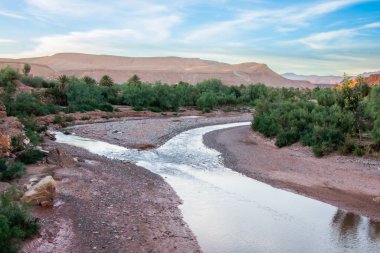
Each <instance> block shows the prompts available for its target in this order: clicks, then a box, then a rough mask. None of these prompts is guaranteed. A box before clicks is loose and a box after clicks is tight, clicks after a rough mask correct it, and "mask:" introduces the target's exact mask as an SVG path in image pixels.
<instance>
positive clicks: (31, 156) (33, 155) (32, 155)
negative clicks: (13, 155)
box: [17, 148, 44, 164]
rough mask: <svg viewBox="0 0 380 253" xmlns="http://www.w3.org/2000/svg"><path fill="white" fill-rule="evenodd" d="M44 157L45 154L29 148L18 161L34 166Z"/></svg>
mask: <svg viewBox="0 0 380 253" xmlns="http://www.w3.org/2000/svg"><path fill="white" fill-rule="evenodd" d="M43 157H44V154H43V153H42V152H41V151H40V150H37V149H34V148H27V149H26V150H24V151H23V152H22V153H21V154H20V155H19V156H18V157H17V161H20V162H22V163H24V164H34V163H36V162H38V161H41V160H42V158H43Z"/></svg>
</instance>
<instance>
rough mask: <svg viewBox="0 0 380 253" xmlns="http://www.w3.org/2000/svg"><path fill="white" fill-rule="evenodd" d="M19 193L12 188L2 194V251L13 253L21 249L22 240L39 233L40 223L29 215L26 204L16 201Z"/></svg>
mask: <svg viewBox="0 0 380 253" xmlns="http://www.w3.org/2000/svg"><path fill="white" fill-rule="evenodd" d="M15 195H17V193H16V192H15V191H14V190H10V191H8V192H5V193H1V194H0V251H1V252H2V253H13V252H18V251H19V250H20V246H21V242H22V240H25V239H27V238H29V237H31V236H33V235H34V234H36V233H37V231H38V229H39V225H38V224H37V222H36V221H35V220H33V219H32V218H31V217H30V216H29V212H28V209H27V207H26V206H25V205H20V204H19V203H18V202H17V201H15V200H14V199H15Z"/></svg>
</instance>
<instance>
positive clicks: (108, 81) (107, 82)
mask: <svg viewBox="0 0 380 253" xmlns="http://www.w3.org/2000/svg"><path fill="white" fill-rule="evenodd" d="M99 85H100V86H104V87H112V86H113V85H114V83H113V80H112V78H111V77H110V76H109V75H104V76H103V77H102V79H100V81H99Z"/></svg>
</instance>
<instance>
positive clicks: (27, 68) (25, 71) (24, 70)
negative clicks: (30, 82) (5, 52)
mask: <svg viewBox="0 0 380 253" xmlns="http://www.w3.org/2000/svg"><path fill="white" fill-rule="evenodd" d="M31 70H32V67H31V66H30V64H28V63H26V64H24V67H23V68H22V73H23V74H24V75H25V76H28V75H29V73H30V71H31Z"/></svg>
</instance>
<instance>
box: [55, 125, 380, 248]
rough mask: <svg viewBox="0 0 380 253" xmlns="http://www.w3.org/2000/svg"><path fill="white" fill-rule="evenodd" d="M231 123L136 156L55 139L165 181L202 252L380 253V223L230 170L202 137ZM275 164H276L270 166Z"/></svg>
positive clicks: (129, 151) (78, 140)
mask: <svg viewBox="0 0 380 253" xmlns="http://www.w3.org/2000/svg"><path fill="white" fill-rule="evenodd" d="M244 125H249V123H248V122H247V123H233V124H224V125H216V126H208V127H202V128H197V129H192V130H189V131H186V132H183V133H181V134H179V135H177V136H175V137H174V138H172V139H171V140H169V141H168V142H166V143H165V144H164V145H163V146H161V147H159V148H157V149H155V150H151V151H138V150H133V149H126V148H124V147H120V146H116V145H112V144H108V143H105V142H101V141H96V140H91V139H86V138H81V137H79V136H75V135H64V134H62V133H57V135H56V137H57V142H60V143H66V144H70V145H73V146H77V147H81V148H84V149H87V150H88V151H90V152H92V153H96V154H99V155H102V156H106V157H108V158H113V159H120V160H128V161H132V162H135V163H136V164H137V165H139V166H142V167H144V168H146V169H148V170H150V171H152V172H153V173H156V174H159V175H161V176H162V177H163V178H164V179H165V180H166V181H167V182H168V183H169V184H170V185H171V186H172V187H173V189H174V190H175V191H176V193H177V194H178V196H179V197H180V198H181V199H182V200H183V204H182V205H181V206H180V209H181V211H182V214H183V217H184V220H185V221H186V222H187V224H188V225H189V226H190V228H191V230H192V231H193V232H194V234H195V235H196V236H197V239H198V242H199V244H200V246H201V248H202V250H203V251H204V252H206V253H207V252H217V253H223V252H369V253H372V252H374V253H375V252H376V253H378V252H380V223H379V222H375V221H371V220H369V219H368V218H366V217H363V216H359V215H355V214H352V213H349V212H346V211H344V210H340V209H338V208H337V207H334V206H331V205H328V204H325V203H323V202H320V201H317V200H313V199H310V198H307V197H304V196H300V195H297V194H294V193H291V192H288V191H284V190H280V189H277V188H273V187H271V186H269V185H267V184H264V183H261V182H259V181H256V180H254V179H251V178H248V177H246V176H244V175H242V174H240V173H237V172H235V171H232V170H231V169H229V168H226V167H225V166H224V165H223V163H222V161H221V158H220V157H221V156H220V155H221V154H220V153H219V152H217V151H216V150H213V149H209V148H207V147H206V146H205V145H204V144H203V135H204V134H206V133H208V132H211V131H214V130H219V129H224V128H230V127H236V126H244ZM268 162H270V161H268Z"/></svg>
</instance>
